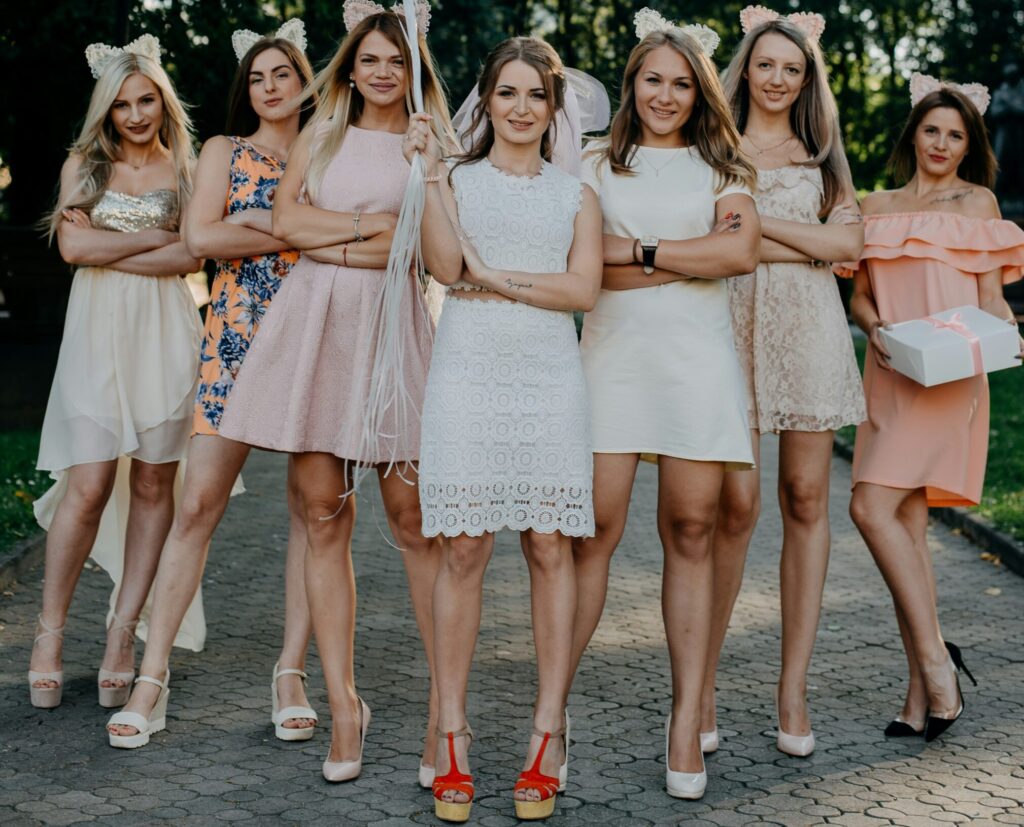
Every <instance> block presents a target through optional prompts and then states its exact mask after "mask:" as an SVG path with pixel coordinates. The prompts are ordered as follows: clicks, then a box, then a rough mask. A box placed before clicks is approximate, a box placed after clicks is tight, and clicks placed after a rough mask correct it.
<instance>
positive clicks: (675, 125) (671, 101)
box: [633, 46, 698, 146]
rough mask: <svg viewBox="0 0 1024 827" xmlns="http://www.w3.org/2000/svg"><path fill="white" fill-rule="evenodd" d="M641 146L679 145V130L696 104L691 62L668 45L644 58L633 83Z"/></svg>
mask: <svg viewBox="0 0 1024 827" xmlns="http://www.w3.org/2000/svg"><path fill="white" fill-rule="evenodd" d="M633 92H634V95H635V101H636V103H635V105H636V114H637V117H638V118H639V119H640V129H641V137H640V143H641V144H644V145H646V146H665V145H673V146H681V145H682V135H681V134H680V130H681V129H682V128H683V125H684V124H685V123H686V122H687V121H688V120H689V119H690V115H691V114H693V109H694V107H695V106H696V104H697V95H698V89H697V79H696V77H695V76H694V72H693V68H692V67H691V66H690V62H689V61H688V60H687V59H686V58H685V57H683V56H682V55H681V54H679V52H677V51H676V50H675V49H673V48H672V47H670V46H659V47H658V48H656V49H652V50H651V51H650V52H648V53H647V55H646V57H644V61H643V63H642V64H641V66H640V71H639V72H637V74H636V79H635V80H634V82H633Z"/></svg>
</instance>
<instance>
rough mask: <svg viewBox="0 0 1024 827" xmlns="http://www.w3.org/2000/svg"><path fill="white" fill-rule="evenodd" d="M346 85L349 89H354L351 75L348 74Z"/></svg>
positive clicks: (354, 83)
mask: <svg viewBox="0 0 1024 827" xmlns="http://www.w3.org/2000/svg"><path fill="white" fill-rule="evenodd" d="M348 85H349V88H350V89H355V88H356V82H355V79H354V78H353V77H352V75H349V76H348Z"/></svg>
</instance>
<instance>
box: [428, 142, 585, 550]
mask: <svg viewBox="0 0 1024 827" xmlns="http://www.w3.org/2000/svg"><path fill="white" fill-rule="evenodd" d="M452 183H453V186H454V191H455V199H456V202H457V204H458V209H459V217H460V220H461V223H462V227H463V229H464V230H465V232H466V234H467V235H468V236H469V238H470V240H471V241H472V242H473V244H474V246H475V247H476V249H477V250H478V251H479V253H480V255H481V257H482V258H483V260H484V261H485V262H486V263H487V264H488V265H490V266H493V267H499V268H501V269H504V270H515V271H519V272H526V273H563V272H565V269H566V263H567V258H568V254H569V248H570V247H571V246H572V240H573V224H574V222H575V219H576V214H577V212H579V210H580V207H581V205H582V192H581V187H580V182H579V181H578V180H577V179H576V178H573V177H572V176H570V175H568V174H566V173H564V172H562V171H561V170H559V169H558V168H557V167H555V166H552V165H551V164H547V163H545V164H544V166H543V168H542V170H541V173H540V174H539V175H537V176H535V177H533V178H526V177H518V176H512V175H507V174H505V173H503V172H501V171H500V170H498V169H497V168H495V167H494V166H493V165H492V164H491V163H490V162H489V161H486V160H484V161H480V162H478V163H475V164H467V165H463V166H460V167H458V168H456V169H455V171H454V174H453V179H452ZM554 277H555V278H557V276H554ZM466 287H468V285H464V284H463V283H460V284H458V285H455V286H454V287H452V288H450V289H449V291H448V295H447V298H446V299H445V303H444V308H443V310H442V313H441V318H440V321H439V322H438V327H437V335H436V338H435V340H434V351H433V357H432V359H431V363H430V373H429V376H428V378H427V390H426V399H425V401H424V404H423V420H422V442H421V446H420V468H419V473H420V483H419V484H420V506H421V508H422V511H423V534H424V536H427V537H434V536H437V535H438V534H443V535H445V536H447V537H454V536H457V535H460V534H468V535H471V536H474V537H477V536H480V535H481V534H483V533H484V532H494V531H498V530H500V529H502V528H511V529H514V530H516V531H525V530H527V529H530V530H533V531H538V532H543V533H549V534H550V533H553V532H556V531H557V532H560V533H562V534H564V535H567V536H573V537H590V536H592V535H593V533H594V508H593V489H592V479H593V457H592V454H591V444H590V427H589V420H590V414H589V410H588V406H587V389H586V384H585V382H584V378H583V368H582V365H581V362H580V352H579V346H578V344H577V342H576V328H575V325H574V324H573V317H572V314H571V313H569V312H565V311H557V310H545V309H542V308H539V307H533V306H531V305H527V304H520V303H513V302H502V301H486V300H479V299H461V298H458V296H459V293H460V292H461V290H462V289H465V288H466Z"/></svg>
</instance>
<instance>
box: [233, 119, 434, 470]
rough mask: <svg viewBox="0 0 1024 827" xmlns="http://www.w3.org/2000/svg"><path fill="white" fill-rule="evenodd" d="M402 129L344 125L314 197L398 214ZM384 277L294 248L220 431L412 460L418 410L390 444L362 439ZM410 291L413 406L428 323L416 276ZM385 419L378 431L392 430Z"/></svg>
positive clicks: (404, 172)
mask: <svg viewBox="0 0 1024 827" xmlns="http://www.w3.org/2000/svg"><path fill="white" fill-rule="evenodd" d="M402 137H403V136H402V135H401V134H397V133H395V134H393V133H390V132H378V131H373V130H367V129H360V128H358V127H355V126H350V127H348V129H347V131H346V133H345V140H344V142H343V143H342V146H341V149H340V150H339V151H338V154H337V155H336V156H335V157H334V158H333V159H332V160H331V162H330V164H329V165H328V167H327V170H326V171H325V173H324V178H323V181H322V182H321V184H320V187H319V194H318V196H317V197H316V198H315V199H312V203H313V204H314V205H315V206H317V207H321V208H323V209H326V210H333V211H335V212H355V211H356V210H357V209H358V210H362V211H363V212H364V213H393V214H395V215H397V214H398V211H399V209H400V208H401V206H402V197H403V195H404V194H405V186H406V182H407V180H408V177H409V165H408V164H407V163H406V161H405V159H404V158H403V157H402ZM383 283H384V270H383V269H379V270H364V269H358V268H354V267H339V266H336V265H333V264H322V263H319V262H316V261H313V260H312V259H311V258H309V257H307V256H306V255H305V254H303V255H302V256H300V258H299V261H298V263H297V264H296V265H295V266H294V267H293V268H292V270H291V272H290V273H289V275H288V278H287V279H285V281H284V284H283V285H282V287H281V289H280V290H279V291H278V293H277V295H276V296H275V297H274V301H273V302H272V303H271V305H270V309H269V310H268V311H267V315H266V319H265V320H264V322H263V324H262V326H261V327H260V335H259V336H257V337H255V338H254V339H253V343H252V348H251V350H250V352H249V354H248V355H247V356H246V358H245V362H244V364H243V365H242V368H241V370H240V371H239V374H238V377H237V379H236V380H235V387H234V389H233V390H232V392H231V405H230V406H228V408H227V410H226V412H225V414H224V418H223V420H222V422H221V427H220V435H221V436H223V437H227V438H228V439H234V440H238V441H239V442H245V443H247V444H249V445H255V446H257V447H260V448H269V449H271V450H275V451H286V452H288V453H303V452H307V451H315V452H323V453H329V454H334V455H335V456H337V457H341V458H343V459H353V460H359V461H362V462H370V463H379V462H387V461H389V460H391V459H394V460H396V461H404V460H416V459H418V458H419V450H420V427H419V420H418V418H416V417H413V418H412V420H411V425H410V427H408V428H407V429H406V430H405V432H403V433H399V434H396V435H395V440H396V441H395V443H392V442H390V441H387V440H385V439H384V438H378V439H377V443H376V444H375V445H369V446H364V445H363V443H362V432H363V422H364V419H365V415H366V410H367V396H368V394H369V388H370V371H371V369H372V366H373V356H374V348H375V346H376V342H377V333H378V331H377V328H376V326H375V325H374V322H373V316H374V308H375V305H376V302H377V298H378V295H379V293H380V289H381V286H382V285H383ZM408 289H409V291H410V300H409V301H407V302H405V305H404V306H405V307H406V308H408V310H409V318H408V319H407V320H406V321H405V323H406V324H407V325H408V330H409V335H408V336H406V337H404V341H405V343H406V347H407V350H406V352H405V354H404V358H403V368H404V375H405V388H406V390H407V391H408V392H409V394H410V396H411V398H412V400H413V404H414V405H415V407H416V410H417V411H419V409H421V408H422V405H423V393H424V389H425V387H426V377H427V369H428V367H429V365H430V342H431V330H430V321H429V317H428V316H427V314H426V313H425V312H423V304H422V297H421V295H420V294H419V291H418V287H417V285H416V281H415V279H414V277H412V276H410V278H409V285H408ZM388 424H389V423H388V422H386V421H385V422H384V425H383V427H382V428H381V429H380V430H381V433H385V434H388V433H392V432H393V431H395V430H396V429H395V428H393V427H392V428H389V427H388ZM392 445H394V451H392ZM367 448H368V449H369V450H367Z"/></svg>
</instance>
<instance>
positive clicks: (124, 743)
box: [107, 669, 171, 749]
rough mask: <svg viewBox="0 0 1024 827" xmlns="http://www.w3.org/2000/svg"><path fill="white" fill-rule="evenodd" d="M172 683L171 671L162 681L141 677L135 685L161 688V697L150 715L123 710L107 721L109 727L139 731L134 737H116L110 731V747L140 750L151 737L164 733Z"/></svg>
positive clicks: (108, 735)
mask: <svg viewBox="0 0 1024 827" xmlns="http://www.w3.org/2000/svg"><path fill="white" fill-rule="evenodd" d="M170 682H171V670H170V669H168V670H167V675H166V677H165V678H164V679H163V680H162V681H160V680H157V679H156V678H151V677H149V675H139V676H138V677H137V678H136V679H135V683H151V684H153V685H154V686H159V687H160V695H159V696H158V697H157V699H156V703H155V704H153V708H152V709H151V710H150V711H149V715H148V716H147V715H140V714H139V713H138V712H126V711H124V710H123V709H122V710H121V711H120V712H115V713H114V714H113V715H111V716H110V720H109V721H107V726H108V727H110V726H111V725H114V726H130V727H135V729H136V730H138V731H137V732H136V733H135V734H134V735H115V734H114V733H113V732H111V731H110V730H109V729H108V730H107V738H108V739H109V741H110V746H112V747H117V748H118V749H138V748H139V747H144V746H146V744H148V743H149V737H150V736H151V735H153V734H154V733H156V732H162V731H163V730H165V729H166V728H167V698H168V697H169V696H170V694H171V690H170V688H169V687H168V684H170Z"/></svg>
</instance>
